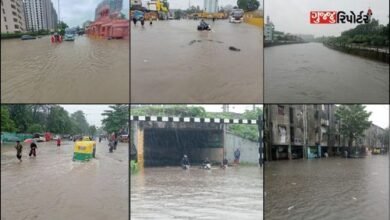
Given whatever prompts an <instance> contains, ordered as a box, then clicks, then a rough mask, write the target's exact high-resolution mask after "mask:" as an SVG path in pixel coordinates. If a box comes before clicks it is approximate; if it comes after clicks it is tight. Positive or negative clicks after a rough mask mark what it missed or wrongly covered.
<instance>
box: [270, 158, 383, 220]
mask: <svg viewBox="0 0 390 220" xmlns="http://www.w3.org/2000/svg"><path fill="white" fill-rule="evenodd" d="M264 181H265V184H264V185H265V196H264V203H265V212H264V213H265V216H264V217H265V219H267V220H273V219H291V220H294V219H297V220H298V219H299V220H300V219H307V220H311V219H313V220H314V219H324V220H333V219H334V220H336V219H351V220H367V219H376V220H388V219H389V156H388V155H372V156H369V157H367V158H364V159H343V158H328V159H317V160H294V161H275V162H270V163H268V164H267V165H266V167H265V177H264Z"/></svg>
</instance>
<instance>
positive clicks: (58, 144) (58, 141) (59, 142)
mask: <svg viewBox="0 0 390 220" xmlns="http://www.w3.org/2000/svg"><path fill="white" fill-rule="evenodd" d="M59 146H61V138H60V137H58V138H57V147H59Z"/></svg>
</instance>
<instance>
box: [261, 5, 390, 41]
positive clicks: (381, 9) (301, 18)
mask: <svg viewBox="0 0 390 220" xmlns="http://www.w3.org/2000/svg"><path fill="white" fill-rule="evenodd" d="M369 7H370V8H371V10H372V13H373V15H372V17H373V18H375V19H379V22H380V23H381V24H387V23H388V22H389V17H388V15H389V11H388V10H389V0H342V1H340V0H288V1H286V0H265V2H264V13H265V16H267V15H269V16H270V19H271V21H272V22H273V23H274V25H275V29H276V30H278V31H283V32H287V33H292V34H314V35H315V36H316V37H319V36H323V35H324V36H332V35H333V36H338V35H340V34H341V32H342V31H345V30H348V29H351V28H353V27H355V26H356V25H357V24H347V23H345V24H322V25H319V24H317V25H314V24H310V21H309V13H310V11H327V10H331V11H345V12H346V13H347V12H348V14H350V11H353V12H355V14H356V13H360V11H364V12H365V13H366V12H367V10H368V8H369Z"/></svg>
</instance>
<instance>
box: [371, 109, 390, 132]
mask: <svg viewBox="0 0 390 220" xmlns="http://www.w3.org/2000/svg"><path fill="white" fill-rule="evenodd" d="M366 106H367V107H366V110H367V111H369V112H372V114H371V116H370V121H372V123H374V124H375V125H378V126H379V127H382V128H387V127H389V114H390V113H389V105H366Z"/></svg>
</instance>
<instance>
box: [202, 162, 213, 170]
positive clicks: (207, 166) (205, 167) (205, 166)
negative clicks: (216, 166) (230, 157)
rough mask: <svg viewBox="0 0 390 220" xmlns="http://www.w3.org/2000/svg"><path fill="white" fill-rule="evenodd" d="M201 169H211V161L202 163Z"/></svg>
mask: <svg viewBox="0 0 390 220" xmlns="http://www.w3.org/2000/svg"><path fill="white" fill-rule="evenodd" d="M201 169H204V170H211V164H210V163H205V164H202V166H201Z"/></svg>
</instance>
